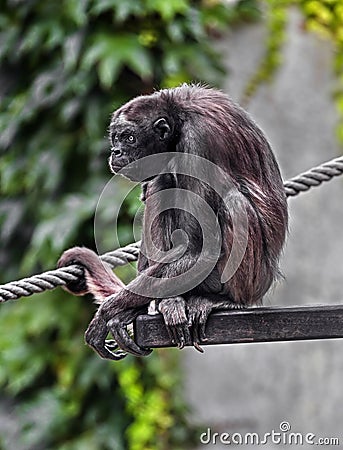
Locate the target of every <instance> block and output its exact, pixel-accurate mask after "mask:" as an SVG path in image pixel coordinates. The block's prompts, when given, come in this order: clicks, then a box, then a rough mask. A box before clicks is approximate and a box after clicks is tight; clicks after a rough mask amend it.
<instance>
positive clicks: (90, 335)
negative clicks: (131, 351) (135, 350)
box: [85, 311, 127, 361]
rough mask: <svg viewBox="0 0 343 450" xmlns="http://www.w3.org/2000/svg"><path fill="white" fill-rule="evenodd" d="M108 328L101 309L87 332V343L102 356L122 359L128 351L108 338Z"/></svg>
mask: <svg viewBox="0 0 343 450" xmlns="http://www.w3.org/2000/svg"><path fill="white" fill-rule="evenodd" d="M107 335H108V328H107V326H106V322H105V321H104V320H103V318H102V317H101V314H100V313H99V311H97V312H96V314H95V316H94V318H93V320H92V321H91V323H90V324H89V326H88V328H87V331H86V333H85V341H86V343H87V344H88V345H89V346H90V347H92V348H93V349H94V350H95V351H96V352H97V353H98V354H99V355H100V356H101V357H102V358H105V359H112V360H113V361H120V360H121V359H123V358H125V356H127V353H126V352H124V351H122V350H121V349H120V348H119V345H118V344H117V342H116V341H113V340H107V341H105V339H106V337H107Z"/></svg>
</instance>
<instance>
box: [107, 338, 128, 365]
mask: <svg viewBox="0 0 343 450" xmlns="http://www.w3.org/2000/svg"><path fill="white" fill-rule="evenodd" d="M108 342H114V341H105V348H106V349H107V350H108V351H109V352H110V353H112V354H113V356H114V357H115V358H116V359H115V360H116V361H120V360H121V359H124V358H125V357H126V356H127V353H126V352H124V351H123V350H122V349H121V348H119V347H118V345H117V350H114V349H113V348H112V344H110V345H108V344H107V343H108Z"/></svg>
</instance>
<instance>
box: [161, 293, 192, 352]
mask: <svg viewBox="0 0 343 450" xmlns="http://www.w3.org/2000/svg"><path fill="white" fill-rule="evenodd" d="M158 310H159V311H160V312H161V313H162V315H163V319H164V322H165V324H166V327H167V330H168V333H169V336H170V337H171V339H172V342H173V343H174V344H176V345H177V346H178V348H179V349H182V348H183V347H184V346H185V344H186V343H187V342H189V341H190V333H189V328H188V320H187V315H186V302H185V300H184V299H183V298H182V297H172V298H165V299H163V300H161V301H160V302H159V304H158Z"/></svg>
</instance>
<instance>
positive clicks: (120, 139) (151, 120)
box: [109, 93, 178, 173]
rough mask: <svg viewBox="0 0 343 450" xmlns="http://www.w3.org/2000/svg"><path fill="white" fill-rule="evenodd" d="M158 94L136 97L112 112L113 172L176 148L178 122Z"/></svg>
mask: <svg viewBox="0 0 343 450" xmlns="http://www.w3.org/2000/svg"><path fill="white" fill-rule="evenodd" d="M157 94H159V93H155V94H152V95H147V96H141V97H137V98H135V99H133V100H131V101H130V102H128V103H126V104H125V105H124V106H122V107H121V108H120V109H119V110H117V111H116V112H115V113H114V114H113V116H112V120H111V124H110V129H109V131H110V141H111V156H110V158H109V165H110V168H111V171H112V172H114V173H117V172H119V171H120V170H121V169H123V168H124V167H126V166H127V165H128V164H131V163H133V162H135V161H137V160H139V159H141V158H143V157H145V156H149V155H153V154H156V153H162V152H169V151H175V142H176V137H177V134H178V133H177V127H176V123H175V120H174V119H173V117H172V115H171V114H170V111H168V107H167V104H165V102H163V101H161V98H160V95H157Z"/></svg>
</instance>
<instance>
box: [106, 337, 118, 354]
mask: <svg viewBox="0 0 343 450" xmlns="http://www.w3.org/2000/svg"><path fill="white" fill-rule="evenodd" d="M105 346H106V348H108V349H109V350H111V351H112V352H113V351H115V350H118V349H119V345H118V344H117V342H116V341H115V340H114V339H106V341H105Z"/></svg>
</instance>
